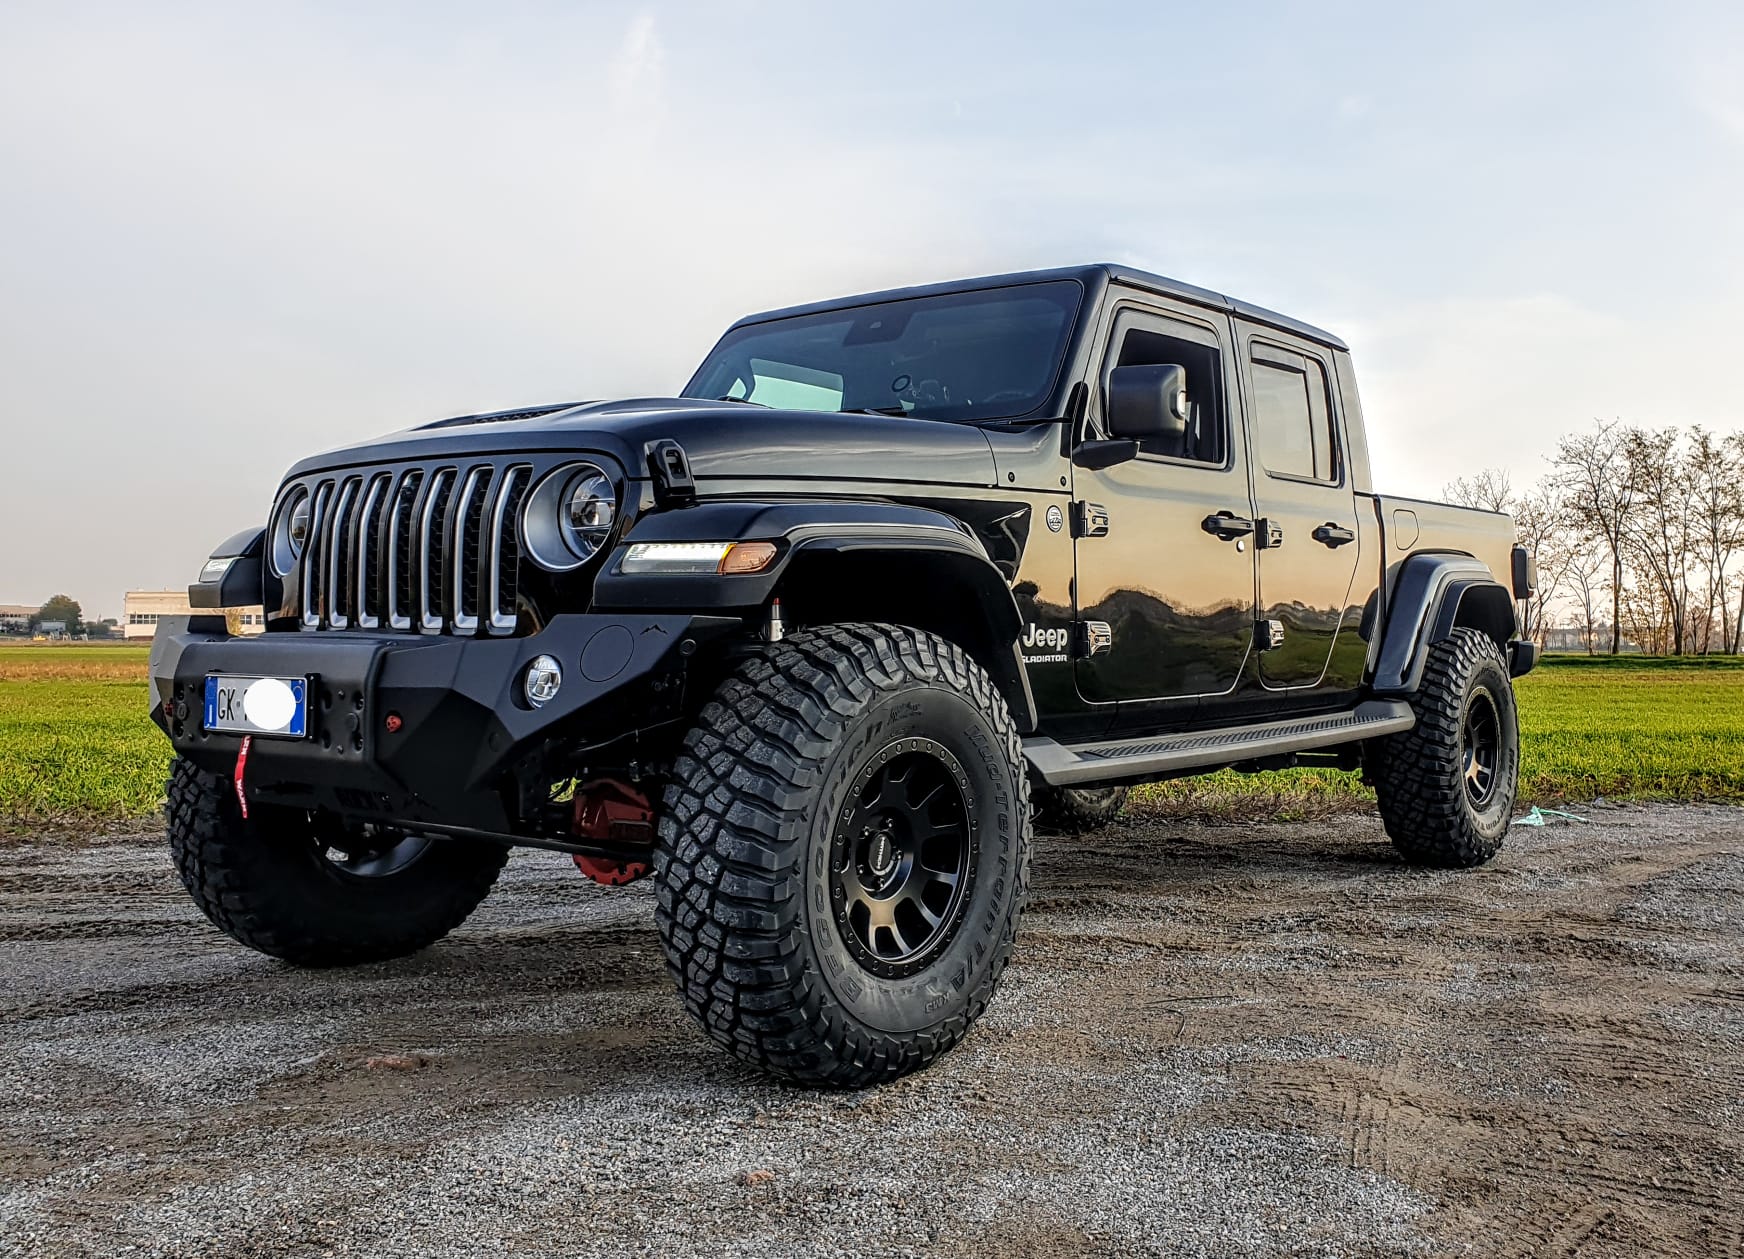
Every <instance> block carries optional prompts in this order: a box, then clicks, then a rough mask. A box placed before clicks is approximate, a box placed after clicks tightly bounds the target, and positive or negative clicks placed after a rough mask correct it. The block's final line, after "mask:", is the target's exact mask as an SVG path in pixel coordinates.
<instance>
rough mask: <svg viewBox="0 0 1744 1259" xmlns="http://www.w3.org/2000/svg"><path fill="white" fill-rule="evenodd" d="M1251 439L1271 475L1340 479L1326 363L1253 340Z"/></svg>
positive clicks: (1318, 479) (1332, 481)
mask: <svg viewBox="0 0 1744 1259" xmlns="http://www.w3.org/2000/svg"><path fill="white" fill-rule="evenodd" d="M1249 369H1250V373H1251V377H1252V380H1253V417H1254V443H1255V445H1256V446H1257V447H1258V454H1259V460H1260V465H1261V466H1262V467H1263V468H1265V470H1266V471H1267V472H1269V473H1272V474H1273V475H1275V476H1288V477H1300V478H1301V479H1303V480H1306V481H1324V482H1326V483H1328V484H1331V483H1334V482H1336V481H1337V480H1338V477H1339V469H1338V448H1337V445H1336V443H1335V442H1334V440H1333V435H1332V407H1331V403H1330V400H1329V395H1328V394H1327V391H1326V369H1325V368H1324V367H1322V366H1321V365H1320V363H1319V361H1318V360H1317V359H1312V358H1309V357H1308V356H1307V355H1304V354H1297V353H1296V352H1295V351H1293V350H1285V349H1280V348H1279V347H1277V346H1274V345H1267V344H1265V343H1264V342H1262V341H1255V342H1253V343H1252V350H1251V357H1250V359H1249Z"/></svg>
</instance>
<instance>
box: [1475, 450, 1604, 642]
mask: <svg viewBox="0 0 1744 1259" xmlns="http://www.w3.org/2000/svg"><path fill="white" fill-rule="evenodd" d="M1505 480H1506V478H1504V482H1505ZM1449 488H1450V489H1451V488H1452V487H1451V486H1450V487H1449ZM1508 510H1511V511H1512V512H1513V513H1514V534H1515V537H1516V538H1518V539H1519V542H1520V545H1521V546H1523V547H1525V548H1526V550H1527V552H1528V553H1529V554H1530V555H1531V556H1532V558H1533V559H1534V560H1535V561H1536V562H1537V564H1538V589H1537V590H1535V591H1534V592H1533V594H1532V597H1531V598H1530V599H1528V600H1527V601H1526V606H1525V609H1524V614H1523V616H1522V619H1521V625H1520V632H1521V633H1522V634H1523V635H1524V636H1525V637H1527V638H1532V639H1540V640H1541V639H1542V638H1543V637H1544V631H1545V630H1547V629H1549V628H1550V617H1551V609H1552V608H1554V607H1555V606H1556V604H1557V602H1558V601H1559V600H1560V599H1561V598H1562V596H1563V594H1564V592H1565V591H1567V589H1568V585H1569V573H1570V568H1571V566H1572V565H1573V564H1574V563H1575V560H1576V558H1577V556H1578V555H1579V554H1580V552H1581V550H1582V547H1581V542H1580V539H1579V537H1578V536H1577V535H1576V534H1575V532H1574V531H1573V530H1571V529H1570V528H1569V526H1568V523H1567V521H1566V520H1565V519H1564V516H1563V512H1562V509H1561V505H1560V504H1559V503H1558V502H1557V499H1556V492H1555V490H1554V489H1553V488H1552V487H1551V486H1550V485H1549V484H1548V483H1545V482H1540V483H1539V484H1538V486H1537V487H1536V488H1535V489H1533V490H1531V491H1529V492H1528V493H1525V494H1522V495H1521V496H1520V497H1519V498H1517V499H1515V500H1514V501H1513V502H1512V503H1511V504H1510V505H1509V508H1508ZM1589 650H1590V647H1589Z"/></svg>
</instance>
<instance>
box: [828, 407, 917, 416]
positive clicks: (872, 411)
mask: <svg viewBox="0 0 1744 1259" xmlns="http://www.w3.org/2000/svg"><path fill="white" fill-rule="evenodd" d="M836 414H837V415H894V416H899V417H900V416H910V415H913V414H914V412H913V411H904V410H903V409H902V408H901V407H899V406H896V407H843V408H842V409H841V410H839V411H837V412H836Z"/></svg>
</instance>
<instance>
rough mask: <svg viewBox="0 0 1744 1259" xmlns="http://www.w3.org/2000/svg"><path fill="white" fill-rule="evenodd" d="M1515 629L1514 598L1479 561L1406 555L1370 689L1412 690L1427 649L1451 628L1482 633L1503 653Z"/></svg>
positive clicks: (1410, 692)
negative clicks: (1467, 629)
mask: <svg viewBox="0 0 1744 1259" xmlns="http://www.w3.org/2000/svg"><path fill="white" fill-rule="evenodd" d="M1515 627H1516V620H1515V615H1514V597H1513V595H1512V594H1511V593H1510V592H1509V590H1508V587H1506V586H1504V585H1503V584H1502V583H1501V582H1499V581H1497V580H1496V578H1495V575H1494V574H1493V573H1491V572H1490V570H1489V567H1488V566H1487V565H1485V564H1484V563H1483V561H1481V560H1478V559H1475V558H1473V557H1472V556H1470V555H1461V554H1456V553H1452V552H1448V553H1426V552H1421V551H1420V552H1417V553H1415V554H1413V555H1410V556H1408V557H1407V558H1406V559H1405V561H1404V562H1403V563H1402V564H1401V565H1400V566H1399V572H1398V575H1397V577H1396V578H1395V580H1394V581H1393V583H1392V590H1391V595H1390V597H1389V599H1388V608H1387V621H1386V629H1385V631H1384V633H1383V635H1382V638H1381V649H1380V652H1379V655H1378V657H1377V659H1376V663H1375V673H1374V681H1373V691H1374V693H1375V694H1376V695H1383V696H1387V695H1404V696H1408V695H1414V694H1416V692H1417V690H1418V688H1419V687H1420V686H1421V685H1422V683H1423V666H1424V663H1425V662H1426V661H1427V659H1428V657H1429V649H1430V648H1431V647H1432V646H1434V645H1435V644H1436V643H1438V642H1442V641H1443V640H1445V639H1447V638H1449V637H1450V636H1451V635H1452V634H1453V631H1454V630H1456V629H1461V628H1469V629H1475V630H1478V631H1480V632H1482V633H1483V634H1485V635H1487V636H1488V637H1489V638H1490V639H1491V640H1492V641H1493V642H1494V643H1495V644H1496V646H1497V647H1499V648H1500V649H1501V650H1502V652H1503V654H1504V655H1506V654H1508V652H1509V643H1510V641H1511V640H1512V639H1513V637H1514V633H1515Z"/></svg>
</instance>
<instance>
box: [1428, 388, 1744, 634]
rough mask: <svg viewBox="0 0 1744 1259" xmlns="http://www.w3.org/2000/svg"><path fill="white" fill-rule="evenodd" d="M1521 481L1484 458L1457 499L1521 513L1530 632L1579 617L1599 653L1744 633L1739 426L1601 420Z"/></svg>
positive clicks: (1565, 626) (1567, 626)
mask: <svg viewBox="0 0 1744 1259" xmlns="http://www.w3.org/2000/svg"><path fill="white" fill-rule="evenodd" d="M1550 464H1551V467H1550V471H1549V472H1548V473H1547V474H1545V476H1544V477H1543V478H1542V479H1541V480H1539V482H1538V483H1537V484H1536V485H1534V486H1533V487H1532V488H1531V489H1529V490H1526V491H1524V492H1521V493H1516V492H1515V490H1514V489H1513V487H1512V485H1511V484H1510V483H1509V478H1508V475H1507V473H1505V472H1501V471H1498V470H1496V469H1493V468H1492V469H1486V470H1485V471H1483V472H1480V473H1478V474H1477V475H1476V476H1473V477H1461V478H1459V479H1458V480H1456V481H1453V482H1451V483H1450V484H1449V485H1447V486H1446V487H1445V490H1444V492H1445V494H1446V495H1447V497H1448V499H1449V500H1450V501H1452V502H1456V503H1462V504H1464V505H1465V506H1468V507H1483V508H1488V509H1489V510H1491V511H1505V512H1508V513H1510V514H1512V515H1513V517H1514V523H1515V527H1516V529H1517V530H1518V533H1519V537H1520V542H1521V544H1522V545H1524V546H1525V547H1526V549H1527V550H1529V551H1531V552H1532V554H1533V555H1534V556H1536V557H1537V560H1538V593H1537V594H1536V595H1535V596H1534V597H1533V598H1532V599H1530V600H1528V601H1527V603H1526V605H1525V608H1524V612H1523V623H1522V627H1521V628H1522V632H1523V633H1524V634H1525V635H1526V636H1527V637H1529V638H1534V639H1538V640H1540V641H1542V640H1543V639H1544V638H1545V636H1546V635H1547V634H1548V633H1549V632H1550V631H1552V630H1559V629H1562V630H1571V631H1573V633H1574V636H1575V638H1576V639H1577V640H1578V641H1579V643H1580V644H1581V645H1583V646H1584V647H1585V648H1586V650H1587V651H1588V652H1590V653H1595V654H1596V653H1599V652H1610V653H1611V654H1613V655H1615V654H1617V653H1618V652H1619V651H1622V650H1624V649H1625V648H1627V647H1628V646H1630V645H1631V644H1632V645H1633V646H1634V647H1635V648H1636V649H1638V650H1640V651H1644V652H1648V653H1651V654H1654V655H1665V654H1668V653H1669V654H1673V655H1683V654H1686V653H1691V654H1696V653H1700V654H1708V653H1722V652H1725V653H1731V654H1734V655H1736V654H1737V653H1738V651H1739V648H1740V639H1741V637H1744V433H1732V434H1730V435H1727V436H1718V435H1715V434H1713V433H1710V432H1708V431H1706V430H1705V429H1702V428H1694V429H1679V428H1665V429H1647V428H1639V427H1636V426H1634V425H1629V424H1624V423H1622V422H1621V421H1617V420H1611V421H1599V422H1596V423H1595V424H1594V426H1593V427H1592V429H1591V430H1590V431H1587V432H1584V433H1575V434H1571V435H1569V436H1565V437H1563V438H1562V439H1561V440H1560V441H1559V442H1558V443H1557V448H1556V453H1555V454H1554V455H1552V456H1551V459H1550Z"/></svg>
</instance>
